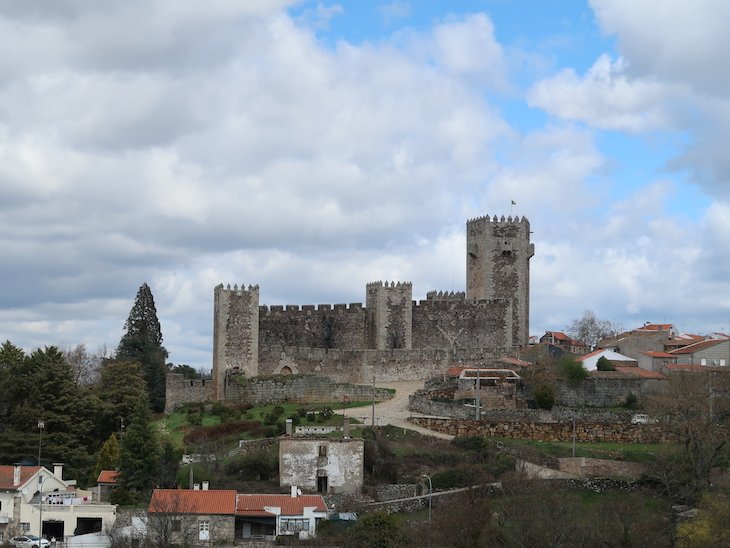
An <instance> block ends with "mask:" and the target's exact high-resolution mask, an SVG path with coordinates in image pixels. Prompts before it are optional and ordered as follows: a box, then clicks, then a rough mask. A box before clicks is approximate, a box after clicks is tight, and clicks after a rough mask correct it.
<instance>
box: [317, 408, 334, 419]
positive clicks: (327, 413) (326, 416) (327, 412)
mask: <svg viewBox="0 0 730 548" xmlns="http://www.w3.org/2000/svg"><path fill="white" fill-rule="evenodd" d="M319 414H320V415H321V416H322V418H323V419H329V418H330V417H332V415H334V414H335V412H334V411H333V410H332V408H331V407H325V408H324V409H322V411H320V412H319Z"/></svg>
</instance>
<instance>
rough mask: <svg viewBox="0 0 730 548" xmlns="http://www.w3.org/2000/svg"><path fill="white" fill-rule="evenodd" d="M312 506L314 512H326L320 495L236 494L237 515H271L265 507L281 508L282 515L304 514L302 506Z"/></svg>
mask: <svg viewBox="0 0 730 548" xmlns="http://www.w3.org/2000/svg"><path fill="white" fill-rule="evenodd" d="M305 507H307V508H312V507H313V508H314V509H315V511H316V512H326V511H327V506H326V505H325V503H324V499H323V498H322V496H321V495H300V496H298V497H292V496H291V495H238V507H237V509H236V514H237V515H239V516H258V517H266V516H273V515H275V514H272V513H270V512H267V511H266V508H281V514H280V515H282V516H301V515H304V508H305Z"/></svg>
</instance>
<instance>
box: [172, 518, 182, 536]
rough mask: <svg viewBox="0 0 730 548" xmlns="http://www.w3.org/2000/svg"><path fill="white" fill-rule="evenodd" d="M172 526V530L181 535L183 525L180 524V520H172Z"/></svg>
mask: <svg viewBox="0 0 730 548" xmlns="http://www.w3.org/2000/svg"><path fill="white" fill-rule="evenodd" d="M171 526H172V530H173V531H174V532H175V533H179V532H180V531H181V530H182V523H181V522H180V520H179V519H174V520H172V524H171Z"/></svg>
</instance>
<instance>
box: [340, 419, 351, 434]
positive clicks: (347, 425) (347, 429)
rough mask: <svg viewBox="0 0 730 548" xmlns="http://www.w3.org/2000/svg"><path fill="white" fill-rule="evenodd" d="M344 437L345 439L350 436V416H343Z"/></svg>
mask: <svg viewBox="0 0 730 548" xmlns="http://www.w3.org/2000/svg"><path fill="white" fill-rule="evenodd" d="M342 437H344V438H345V439H348V438H349V437H350V417H343V418H342Z"/></svg>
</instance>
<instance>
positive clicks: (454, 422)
mask: <svg viewBox="0 0 730 548" xmlns="http://www.w3.org/2000/svg"><path fill="white" fill-rule="evenodd" d="M408 420H409V421H410V422H412V423H414V424H416V425H418V426H422V427H424V428H428V429H430V430H435V431H437V432H441V433H444V434H449V435H451V436H499V437H504V438H513V439H523V440H542V441H571V440H572V439H573V423H572V421H571V422H567V421H564V422H523V421H501V422H495V421H485V420H482V421H476V420H459V419H442V418H433V417H411V418H409V419H408ZM575 436H576V441H579V442H598V441H600V442H613V443H666V442H674V441H675V440H676V438H675V437H674V436H673V435H672V434H671V433H669V432H666V431H665V430H663V429H662V428H661V426H660V425H658V424H625V423H599V422H577V423H576V425H575Z"/></svg>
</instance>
